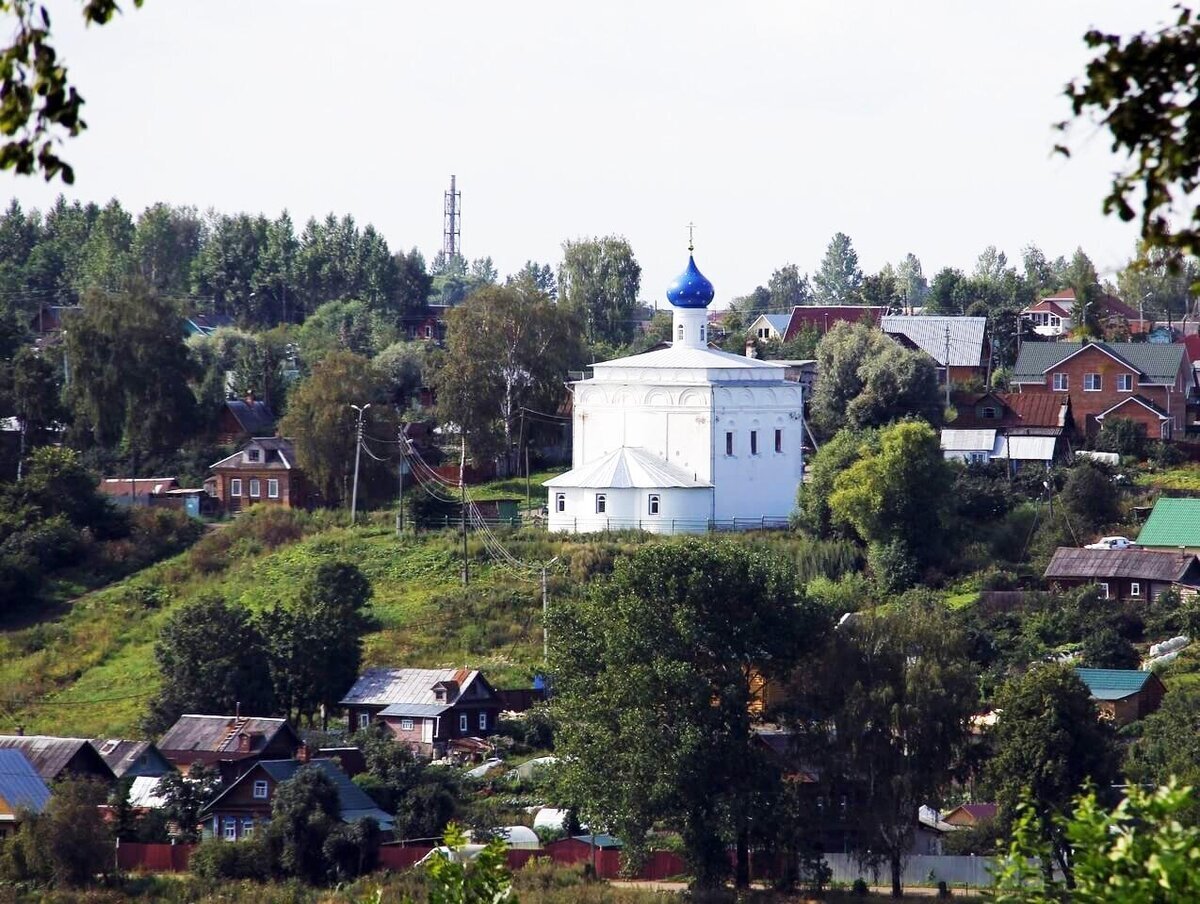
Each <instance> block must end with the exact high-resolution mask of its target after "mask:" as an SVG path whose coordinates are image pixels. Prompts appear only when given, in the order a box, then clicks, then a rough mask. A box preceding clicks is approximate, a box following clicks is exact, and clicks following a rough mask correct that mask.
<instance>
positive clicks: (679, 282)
mask: <svg viewBox="0 0 1200 904" xmlns="http://www.w3.org/2000/svg"><path fill="white" fill-rule="evenodd" d="M716 294H717V292H716V290H715V289H714V288H713V284H712V283H710V282H709V281H708V280H707V279H705V277H704V274H703V273H701V272H700V271H699V270H697V269H696V260H695V258H693V257H692V256H691V255H690V254H689V255H688V265H687V269H686V270H684V271H683V272H682V273H681V274H679V276H677V277H675V281H674V282H673V283H671V285H669V286H667V301H669V302H671V304H673V305H675V307H677V308H707V307H708V306H709V304H711V303H712V300H713V296H715V295H716Z"/></svg>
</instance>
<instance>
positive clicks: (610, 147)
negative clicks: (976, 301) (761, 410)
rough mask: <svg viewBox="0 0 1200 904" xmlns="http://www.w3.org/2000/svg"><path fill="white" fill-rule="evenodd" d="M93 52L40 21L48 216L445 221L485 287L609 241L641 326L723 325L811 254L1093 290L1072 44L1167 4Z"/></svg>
mask: <svg viewBox="0 0 1200 904" xmlns="http://www.w3.org/2000/svg"><path fill="white" fill-rule="evenodd" d="M122 5H123V6H126V7H129V9H128V10H127V11H126V13H125V14H124V15H122V16H121V17H120V18H119V19H118V20H117V21H114V22H113V23H110V24H109V25H107V26H104V27H103V28H96V27H92V28H87V29H85V28H84V27H83V26H82V24H81V16H80V14H79V8H80V4H79V2H78V0H49V2H48V6H49V9H50V11H51V14H52V18H53V24H54V30H55V35H56V40H57V46H58V49H59V52H60V54H61V56H62V58H63V59H64V62H65V63H66V64H67V65H68V67H69V69H70V74H71V76H72V79H73V80H74V82H75V84H76V85H77V86H78V88H79V90H80V93H81V94H82V95H83V96H84V98H85V100H86V106H85V109H84V118H85V119H86V121H87V122H88V126H89V128H88V130H87V131H86V132H85V133H84V134H83V135H82V136H81V137H80V138H77V139H75V140H72V141H70V142H69V143H68V145H67V146H66V148H65V153H64V156H65V158H66V159H67V160H68V161H69V162H70V163H71V164H72V165H73V166H74V167H75V170H76V182H75V184H74V185H73V186H66V187H64V186H61V185H60V184H59V183H53V184H50V185H47V184H46V183H44V182H42V181H41V180H40V179H31V178H28V177H18V176H14V175H11V174H9V173H5V174H3V175H2V176H0V180H4V181H5V182H6V183H7V186H6V187H7V189H8V192H9V194H10V196H15V197H16V198H18V199H19V200H20V201H21V202H22V204H25V205H31V206H36V207H40V208H44V207H46V206H48V205H49V204H51V203H52V202H53V199H54V198H55V196H56V195H57V194H58V193H59V192H60V191H63V192H65V194H66V195H67V196H68V198H79V199H81V200H84V201H96V202H100V203H103V202H105V201H107V200H108V199H110V198H113V197H116V198H118V199H119V200H120V201H121V203H122V204H123V205H124V206H125V207H126V208H127V209H130V210H133V211H135V212H139V211H141V210H142V209H144V208H145V207H146V206H148V205H149V204H152V203H154V202H157V201H165V202H167V203H170V204H176V205H192V206H195V207H197V208H199V209H200V210H202V211H203V210H207V209H209V208H213V209H215V210H217V211H220V212H225V213H233V212H239V211H246V212H250V213H259V212H262V213H266V214H267V215H268V216H271V217H274V216H276V215H277V214H278V213H279V212H280V211H281V210H283V209H284V208H286V209H287V210H288V211H289V212H290V213H291V215H292V218H293V220H294V221H295V222H296V223H297V226H298V228H300V226H302V224H303V223H304V221H306V220H307V219H308V218H309V217H310V216H317V217H323V216H324V215H325V214H327V213H329V212H331V211H332V212H334V213H336V214H338V215H339V216H340V215H342V214H345V213H349V214H351V215H353V216H354V218H355V220H356V221H357V222H358V223H359V225H360V226H361V225H365V224H367V223H373V224H374V225H375V226H376V228H377V229H379V230H380V231H381V232H382V233H383V235H384V236H385V237H386V239H387V240H388V243H389V245H390V246H391V247H392V248H393V249H408V248H411V247H414V246H415V247H417V248H419V249H420V250H421V251H422V252H423V253H424V254H425V255H426V258H427V259H431V258H432V257H433V255H434V254H436V253H437V251H438V250H439V249H440V247H441V242H442V200H443V198H442V193H443V192H444V191H445V190H446V188H447V187H448V184H449V179H450V174H451V173H453V174H455V175H456V176H457V178H458V186H459V189H460V190H461V191H462V213H463V219H462V250H463V253H464V254H465V255H466V256H467V257H468V258H475V257H481V256H484V255H490V256H491V257H492V258H493V260H494V262H495V264H496V266H497V268H498V269H499V271H500V273H501V274H502V275H503V274H506V273H510V272H513V271H515V270H517V269H518V268H520V267H521V265H522V264H523V263H524V262H525V261H526V260H529V259H533V260H536V261H539V262H547V263H551V264H553V265H555V266H557V264H558V262H559V261H560V259H561V247H562V243H563V241H564V240H567V239H579V238H586V237H590V236H599V235H609V234H616V235H622V236H624V237H626V238H627V239H628V240H629V242H630V244H631V245H632V247H633V250H634V254H635V256H636V257H637V259H638V261H639V263H640V264H641V266H642V293H641V294H642V297H643V298H644V299H646V300H647V301H651V302H653V301H658V302H659V304H660V305H662V304H664V303H665V301H664V294H663V293H664V290H665V288H666V286H667V284H668V283H669V282H670V281H671V279H672V278H673V277H674V276H675V275H676V274H677V273H678V272H680V271H681V270H682V269H683V267H684V266H685V265H686V263H687V256H686V255H687V225H688V224H689V223H694V224H695V244H696V262H697V265H698V266H699V267H700V269H701V270H702V271H703V272H704V273H705V275H706V276H708V278H709V279H710V280H712V282H713V283H714V284H715V286H716V289H717V302H716V305H715V306H717V307H722V306H724V305H725V304H727V303H728V302H729V301H730V300H731V299H732V298H734V297H736V296H738V295H743V294H745V293H747V292H749V291H751V290H752V289H753V288H754V287H755V286H756V285H759V284H764V285H765V284H766V282H767V280H768V279H769V278H770V275H771V273H772V272H773V271H774V270H775V269H776V268H778V267H780V266H782V265H784V264H787V263H794V264H796V265H798V266H799V267H800V269H801V271H803V272H812V271H813V270H815V269H816V268H817V267H818V266H819V264H820V261H821V258H822V256H823V255H824V252H825V249H826V247H827V245H828V243H829V240H830V238H831V236H832V235H833V234H834V233H835V232H839V231H840V232H844V233H846V234H847V235H849V236H850V238H851V239H852V240H853V243H854V247H855V249H856V250H857V252H858V255H859V260H860V263H861V265H862V267H863V269H864V271H865V272H868V273H870V272H874V271H877V270H878V269H879V268H881V267H882V266H883V265H884V264H886V263H888V262H891V263H898V262H899V261H900V260H901V259H902V258H903V257H904V255H905V254H906V253H908V252H913V253H915V254H916V255H917V256H918V257H919V258H920V260H921V262H922V265H923V268H924V272H925V274H926V276H928V277H931V276H932V275H933V274H934V273H935V272H936V271H937V270H939V269H941V268H942V267H943V266H954V267H959V268H961V269H964V270H967V271H970V270H971V269H973V267H974V264H975V260H976V258H977V257H978V255H979V253H980V252H981V251H982V250H983V249H984V248H985V247H986V246H987V245H991V244H994V245H996V246H997V247H998V248H999V249H1000V250H1002V251H1004V252H1006V253H1007V255H1008V257H1009V260H1010V261H1012V262H1014V263H1018V264H1019V260H1020V252H1021V249H1022V248H1023V247H1024V246H1025V245H1027V244H1029V243H1031V242H1032V243H1035V244H1037V245H1039V246H1041V248H1042V249H1043V250H1044V251H1045V252H1046V253H1047V255H1048V256H1050V257H1051V258H1053V257H1056V256H1058V255H1060V254H1062V255H1066V256H1068V257H1069V256H1070V254H1071V253H1072V252H1073V251H1074V249H1075V248H1076V247H1077V246H1081V247H1083V249H1084V250H1085V251H1086V252H1087V253H1088V254H1089V255H1090V256H1091V257H1092V259H1093V261H1094V262H1095V263H1096V265H1097V268H1098V269H1099V270H1100V272H1101V274H1102V275H1105V274H1111V273H1112V272H1114V271H1115V270H1116V269H1118V268H1120V267H1121V266H1122V265H1123V264H1124V262H1125V261H1127V260H1128V258H1129V257H1130V256H1131V254H1132V250H1133V245H1134V240H1135V228H1134V227H1133V226H1131V225H1129V224H1123V223H1121V222H1119V221H1118V220H1116V219H1115V218H1106V217H1104V216H1103V215H1102V212H1101V202H1102V200H1103V197H1104V195H1105V193H1106V190H1107V188H1108V185H1109V181H1110V177H1111V173H1112V172H1113V171H1114V170H1115V169H1116V168H1117V167H1118V165H1119V163H1120V161H1119V160H1117V159H1116V158H1115V157H1113V156H1112V155H1111V153H1110V152H1109V149H1108V142H1107V140H1106V134H1105V133H1103V132H1101V131H1100V130H1099V129H1098V128H1097V127H1096V126H1094V125H1092V124H1090V123H1080V124H1077V125H1076V126H1074V127H1073V128H1072V130H1071V132H1070V133H1069V136H1068V137H1069V141H1070V144H1071V145H1072V147H1073V149H1074V154H1073V156H1072V157H1071V159H1069V160H1068V159H1064V158H1063V157H1061V156H1056V155H1054V154H1053V147H1054V144H1055V143H1056V142H1057V141H1060V140H1061V137H1062V136H1060V135H1059V134H1058V133H1057V132H1055V130H1054V129H1053V124H1054V123H1056V122H1058V121H1061V120H1064V119H1067V118H1068V117H1069V114H1070V109H1069V105H1068V101H1067V99H1066V98H1065V97H1064V96H1063V93H1062V92H1063V87H1064V86H1065V85H1066V83H1067V82H1068V81H1070V80H1071V79H1072V78H1075V77H1078V76H1079V75H1081V74H1082V72H1083V69H1084V66H1085V64H1086V62H1087V60H1088V59H1089V53H1088V50H1087V48H1086V47H1085V46H1084V44H1083V40H1082V37H1083V34H1084V32H1085V31H1086V30H1087V29H1088V28H1090V27H1098V28H1101V29H1102V30H1104V31H1107V32H1115V33H1122V34H1128V33H1131V32H1135V31H1139V30H1144V29H1148V28H1152V27H1154V26H1156V25H1158V24H1160V23H1161V22H1162V21H1163V20H1164V19H1165V18H1167V17H1168V15H1169V12H1170V8H1171V2H1169V0H1165V2H1164V0H1139V2H1137V3H1130V2H1128V0H1089V2H1084V0H1054V2H1051V3H1047V2H1045V0H1040V2H1032V0H1010V2H991V3H979V2H963V0H937V2H935V0H908V2H904V3H894V2H892V3H885V2H882V0H877V2H870V3H868V2H861V0H828V2H820V3H817V2H807V0H787V2H753V3H739V4H733V3H715V2H697V0H692V2H678V0H654V2H646V0H642V2H627V0H607V2H603V3H597V2H592V3H587V4H583V3H573V2H562V0H556V2H514V3H495V2H476V0H457V2H454V3H446V2H436V3H435V2H403V3H400V2H395V0H391V2H387V0H355V2H353V3H346V2H341V3H335V2H332V0H326V2H316V0H286V2H284V0H253V2H249V0H146V3H145V6H144V7H143V8H141V9H133V8H132V3H131V2H129V0H123V2H122Z"/></svg>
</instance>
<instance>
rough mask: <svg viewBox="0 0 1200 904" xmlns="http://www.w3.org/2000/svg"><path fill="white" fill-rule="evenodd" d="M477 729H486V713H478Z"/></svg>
mask: <svg viewBox="0 0 1200 904" xmlns="http://www.w3.org/2000/svg"><path fill="white" fill-rule="evenodd" d="M479 730H480V731H487V713H480V714H479Z"/></svg>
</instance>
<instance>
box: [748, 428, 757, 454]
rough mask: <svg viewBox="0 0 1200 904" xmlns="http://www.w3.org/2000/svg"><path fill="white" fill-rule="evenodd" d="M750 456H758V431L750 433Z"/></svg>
mask: <svg viewBox="0 0 1200 904" xmlns="http://www.w3.org/2000/svg"><path fill="white" fill-rule="evenodd" d="M750 454H751V455H757V454H758V431H757V430H751V431H750Z"/></svg>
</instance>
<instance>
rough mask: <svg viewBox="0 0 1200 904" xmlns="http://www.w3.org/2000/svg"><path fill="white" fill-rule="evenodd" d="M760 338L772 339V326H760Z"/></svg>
mask: <svg viewBox="0 0 1200 904" xmlns="http://www.w3.org/2000/svg"><path fill="white" fill-rule="evenodd" d="M758 338H759V339H770V338H771V328H770V327H769V326H760V327H759V328H758Z"/></svg>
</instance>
